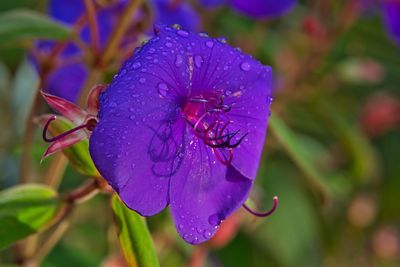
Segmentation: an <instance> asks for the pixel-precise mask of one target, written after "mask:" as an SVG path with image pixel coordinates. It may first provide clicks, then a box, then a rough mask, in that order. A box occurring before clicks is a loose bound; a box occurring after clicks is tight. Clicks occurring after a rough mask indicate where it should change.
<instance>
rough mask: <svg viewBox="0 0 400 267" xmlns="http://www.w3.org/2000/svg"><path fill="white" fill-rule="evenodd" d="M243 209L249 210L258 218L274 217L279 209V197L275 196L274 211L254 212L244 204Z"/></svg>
mask: <svg viewBox="0 0 400 267" xmlns="http://www.w3.org/2000/svg"><path fill="white" fill-rule="evenodd" d="M243 208H245V210H247V211H248V212H250V213H251V214H253V215H254V216H257V217H268V216H270V215H272V214H273V213H274V212H275V210H276V209H277V208H278V197H277V196H274V206H273V207H272V209H270V210H269V211H267V212H257V211H253V210H252V209H250V208H249V207H248V206H247V205H246V204H243Z"/></svg>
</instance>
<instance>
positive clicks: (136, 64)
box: [132, 62, 142, 70]
mask: <svg viewBox="0 0 400 267" xmlns="http://www.w3.org/2000/svg"><path fill="white" fill-rule="evenodd" d="M140 66H142V64H140V62H135V63H133V65H132V68H133V69H135V70H136V69H138V68H140Z"/></svg>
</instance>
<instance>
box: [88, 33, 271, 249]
mask: <svg viewBox="0 0 400 267" xmlns="http://www.w3.org/2000/svg"><path fill="white" fill-rule="evenodd" d="M156 32H157V34H156V36H155V37H154V38H152V39H150V40H149V42H148V43H147V44H145V45H143V47H141V48H140V49H139V50H137V51H136V53H135V55H134V56H133V57H132V58H130V59H129V60H127V62H126V63H125V64H124V66H123V67H122V68H121V70H120V71H119V73H118V74H117V75H116V76H115V78H114V80H113V81H112V83H111V84H110V85H109V87H108V88H107V90H105V91H104V92H103V93H102V94H101V95H100V99H99V114H98V123H97V126H96V127H95V128H94V131H93V133H92V135H91V137H90V154H91V156H92V159H93V161H94V163H95V165H96V167H97V168H98V170H99V171H100V173H101V174H102V176H103V177H104V178H105V179H106V180H107V181H108V182H109V183H110V185H111V186H112V187H113V188H114V190H115V191H116V192H117V193H118V194H119V196H120V197H121V199H122V200H123V201H124V202H125V204H126V205H127V206H128V207H129V208H131V209H133V210H135V211H137V212H138V213H140V214H141V215H143V216H151V215H154V214H156V213H158V212H160V211H162V210H163V209H164V208H165V207H167V206H168V205H169V207H170V210H171V212H172V216H173V218H174V221H175V225H176V229H177V231H178V232H179V234H180V235H181V236H182V237H183V239H184V240H185V241H187V242H188V243H191V244H198V243H201V242H204V241H206V240H208V239H210V238H211V237H212V236H213V234H214V233H215V231H216V230H217V228H218V226H219V225H220V223H221V222H222V220H224V219H225V218H227V216H229V215H230V214H231V213H232V212H233V211H235V210H236V209H238V208H239V207H240V206H242V205H243V203H244V202H245V200H246V199H247V197H248V194H249V191H250V189H251V187H252V185H253V182H254V179H255V177H256V174H257V168H258V165H259V161H260V157H261V152H262V149H263V145H264V139H265V135H266V128H267V120H268V116H269V105H270V103H271V84H270V83H271V68H270V67H268V66H263V65H262V64H261V63H260V62H258V61H256V60H255V59H253V58H252V57H251V56H248V55H245V54H243V53H242V52H240V51H239V50H238V49H235V48H232V47H230V46H229V45H227V44H226V43H225V41H224V40H223V39H213V38H209V37H208V36H207V35H205V34H199V35H197V34H194V33H191V32H188V31H185V30H181V29H175V28H170V27H164V26H159V27H156ZM275 205H276V202H275Z"/></svg>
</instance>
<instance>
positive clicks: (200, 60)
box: [194, 56, 203, 68]
mask: <svg viewBox="0 0 400 267" xmlns="http://www.w3.org/2000/svg"><path fill="white" fill-rule="evenodd" d="M202 64H203V58H202V57H201V56H195V57H194V65H196V67H198V68H200V67H201V65H202Z"/></svg>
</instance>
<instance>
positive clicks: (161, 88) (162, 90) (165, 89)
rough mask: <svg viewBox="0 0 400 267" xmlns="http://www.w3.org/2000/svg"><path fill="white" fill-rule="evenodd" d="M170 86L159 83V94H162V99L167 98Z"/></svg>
mask: <svg viewBox="0 0 400 267" xmlns="http://www.w3.org/2000/svg"><path fill="white" fill-rule="evenodd" d="M168 90H169V88H168V86H167V84H165V83H159V84H158V93H159V94H160V96H161V97H165V96H167V94H168Z"/></svg>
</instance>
